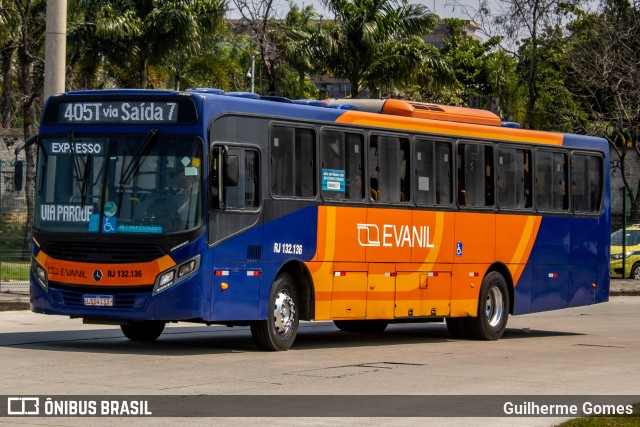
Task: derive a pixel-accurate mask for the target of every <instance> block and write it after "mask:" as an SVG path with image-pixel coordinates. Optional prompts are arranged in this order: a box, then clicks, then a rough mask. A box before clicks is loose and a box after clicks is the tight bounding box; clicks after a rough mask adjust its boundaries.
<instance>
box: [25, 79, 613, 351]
mask: <svg viewBox="0 0 640 427" xmlns="http://www.w3.org/2000/svg"><path fill="white" fill-rule="evenodd" d="M26 144H37V147H38V159H37V166H36V183H35V192H36V194H35V214H34V217H35V218H34V223H33V231H32V237H33V256H32V267H31V275H30V281H31V287H30V288H31V308H32V310H33V311H34V312H37V313H45V314H57V315H68V316H71V317H74V318H83V319H84V320H85V322H87V323H105V324H117V325H120V327H121V329H122V331H123V333H124V335H125V336H126V337H128V338H129V339H131V340H136V341H154V340H156V339H157V338H158V337H159V336H160V335H161V334H162V331H163V329H164V327H165V325H166V323H168V322H181V321H184V322H198V323H203V324H207V325H209V324H222V325H228V326H240V325H242V326H250V329H251V334H252V336H253V338H254V341H255V343H256V345H257V346H258V347H260V348H262V349H267V350H286V349H288V348H290V346H291V345H292V344H293V342H294V340H295V337H296V334H297V331H298V325H299V322H300V321H302V320H305V321H311V320H315V321H333V322H334V323H335V325H336V326H337V327H338V328H339V329H341V330H344V331H362V332H381V331H383V330H384V329H385V328H386V327H387V325H388V324H391V323H403V322H434V321H439V322H443V321H444V322H446V326H447V328H448V330H449V332H450V334H451V335H452V336H454V337H458V338H466V337H469V338H475V339H483V340H494V339H498V338H500V337H501V336H502V334H503V332H504V331H505V328H506V325H507V319H508V317H509V315H519V314H526V313H533V312H540V311H546V310H554V309H561V308H566V307H575V306H583V305H589V304H595V303H600V302H604V301H607V300H608V297H609V242H610V231H611V222H610V190H609V154H608V146H607V142H606V141H605V140H604V139H601V138H595V137H587V136H579V135H570V134H560V133H549V132H539V131H532V130H525V129H518V128H515V127H512V126H502V125H501V122H500V120H499V118H498V117H497V116H496V115H494V114H492V113H490V112H487V111H482V110H474V109H467V108H459V107H449V106H441V105H434V104H428V103H418V102H410V101H403V100H395V99H378V100H356V99H354V100H333V101H326V102H321V101H308V100H296V101H292V100H288V99H283V98H276V97H262V96H260V95H257V94H253V93H241V92H234V93H225V92H223V91H221V90H217V89H190V90H186V91H180V92H179V91H159V90H100V91H75V92H69V93H65V94H61V95H57V96H52V97H50V98H49V99H48V100H47V102H46V104H45V106H44V108H43V114H42V118H41V125H40V128H39V134H38V135H37V136H36V137H34V138H32V139H30V140H28V142H26Z"/></svg>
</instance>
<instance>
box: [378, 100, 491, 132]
mask: <svg viewBox="0 0 640 427" xmlns="http://www.w3.org/2000/svg"><path fill="white" fill-rule="evenodd" d="M381 112H382V113H383V114H392V115H395V116H405V117H415V118H421V119H432V120H445V121H450V122H458V123H473V124H479V125H488V126H500V125H501V121H500V117H498V116H497V115H495V114H494V113H492V112H491V111H487V110H479V109H477V108H463V107H452V106H449V105H438V104H429V103H426V102H412V101H402V100H399V99H388V100H387V102H385V103H384V107H383V108H382V111H381Z"/></svg>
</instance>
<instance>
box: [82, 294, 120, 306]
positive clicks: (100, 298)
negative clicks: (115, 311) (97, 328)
mask: <svg viewBox="0 0 640 427" xmlns="http://www.w3.org/2000/svg"><path fill="white" fill-rule="evenodd" d="M84 305H91V306H98V307H113V295H85V296H84Z"/></svg>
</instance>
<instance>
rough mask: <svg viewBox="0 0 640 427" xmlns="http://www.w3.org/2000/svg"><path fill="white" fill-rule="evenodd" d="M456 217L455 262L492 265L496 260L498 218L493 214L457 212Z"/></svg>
mask: <svg viewBox="0 0 640 427" xmlns="http://www.w3.org/2000/svg"><path fill="white" fill-rule="evenodd" d="M454 216H455V236H454V244H455V248H454V253H455V254H456V256H455V261H454V262H455V263H457V264H478V263H484V264H490V263H492V262H493V260H494V259H495V243H496V242H495V235H496V219H495V218H496V216H495V215H494V214H493V213H486V214H485V213H467V212H457V213H455V214H454ZM454 276H455V275H454Z"/></svg>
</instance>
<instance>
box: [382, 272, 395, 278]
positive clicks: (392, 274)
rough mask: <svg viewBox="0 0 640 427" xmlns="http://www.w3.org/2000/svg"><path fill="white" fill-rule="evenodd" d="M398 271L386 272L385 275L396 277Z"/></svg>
mask: <svg viewBox="0 0 640 427" xmlns="http://www.w3.org/2000/svg"><path fill="white" fill-rule="evenodd" d="M395 276H396V273H395V272H392V273H384V277H395Z"/></svg>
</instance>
